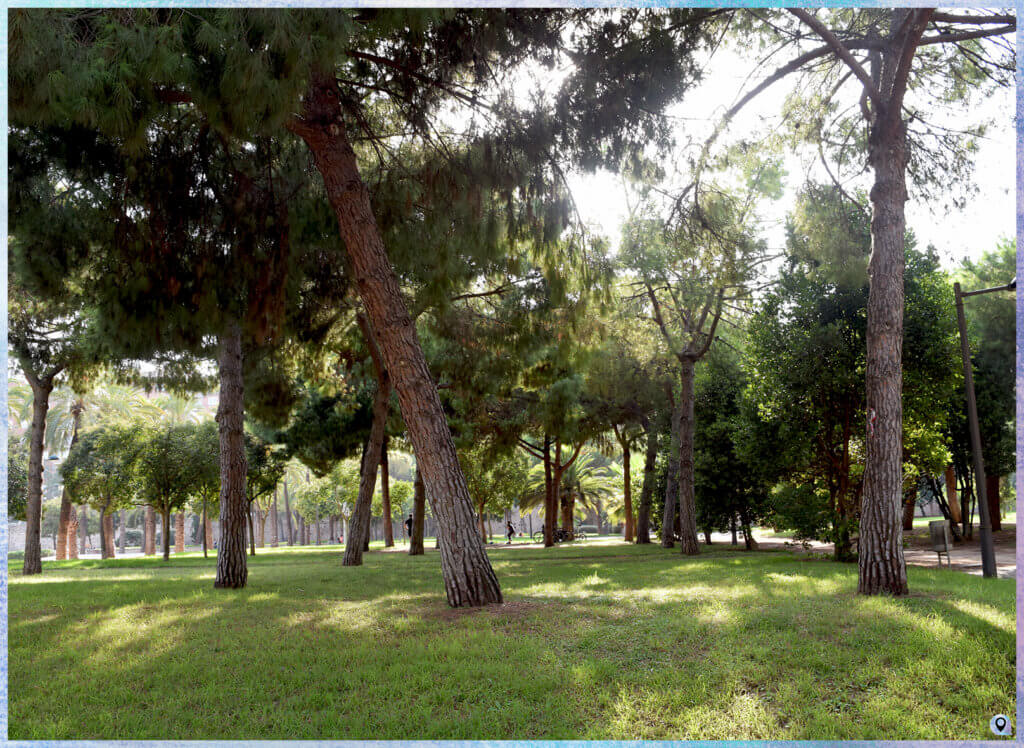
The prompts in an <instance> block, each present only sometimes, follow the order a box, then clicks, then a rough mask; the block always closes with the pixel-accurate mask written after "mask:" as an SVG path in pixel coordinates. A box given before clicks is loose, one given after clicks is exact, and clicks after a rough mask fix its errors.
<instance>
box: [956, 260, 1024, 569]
mask: <svg viewBox="0 0 1024 748" xmlns="http://www.w3.org/2000/svg"><path fill="white" fill-rule="evenodd" d="M1016 288H1017V279H1016V278H1014V279H1013V280H1012V281H1010V282H1009V283H1007V284H1006V285H1005V286H997V287H995V288H983V289H981V290H980V291H967V292H964V291H961V290H960V284H959V283H954V284H953V292H954V293H955V294H956V321H957V325H958V326H959V328H960V353H961V355H962V356H963V362H964V387H965V388H966V390H967V421H968V426H969V428H968V431H969V433H970V436H971V452H972V453H973V456H974V486H975V489H976V493H977V497H978V514H979V515H980V518H981V573H982V576H986V577H995V576H996V552H995V548H994V547H993V545H992V522H991V518H990V517H989V513H988V495H987V492H986V490H985V463H984V461H983V460H982V457H981V429H980V428H979V426H978V403H977V400H975V397H974V372H973V370H972V368H971V351H970V348H969V346H968V345H967V321H966V320H965V319H964V299H965V298H967V297H968V296H978V295H980V294H983V293H992V292H994V291H1013V290H1014V289H1016Z"/></svg>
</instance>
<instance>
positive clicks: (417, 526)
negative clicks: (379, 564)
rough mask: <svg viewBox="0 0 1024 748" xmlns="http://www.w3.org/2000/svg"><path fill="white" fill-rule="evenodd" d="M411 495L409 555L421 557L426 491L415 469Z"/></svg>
mask: <svg viewBox="0 0 1024 748" xmlns="http://www.w3.org/2000/svg"><path fill="white" fill-rule="evenodd" d="M412 487H413V494H412V536H411V537H410V538H409V555H410V556H422V555H423V518H424V515H425V514H426V509H427V491H426V488H425V487H424V486H423V476H422V475H420V469H419V468H416V477H415V478H414V479H413V484H412Z"/></svg>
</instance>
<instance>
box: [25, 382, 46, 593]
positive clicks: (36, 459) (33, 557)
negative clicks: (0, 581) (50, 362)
mask: <svg viewBox="0 0 1024 748" xmlns="http://www.w3.org/2000/svg"><path fill="white" fill-rule="evenodd" d="M29 384H30V385H32V431H31V436H30V438H29V439H30V440H29V452H28V494H27V497H26V502H25V520H26V525H25V559H24V562H23V563H22V566H21V573H22V574H25V575H28V574H40V573H42V571H43V555H42V545H41V542H40V540H41V538H40V532H41V520H42V507H43V437H44V435H45V432H46V412H47V411H48V410H49V409H50V392H52V391H53V379H52V378H51V379H49V380H39V379H36V378H35V377H31V378H29Z"/></svg>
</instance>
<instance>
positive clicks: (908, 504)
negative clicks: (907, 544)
mask: <svg viewBox="0 0 1024 748" xmlns="http://www.w3.org/2000/svg"><path fill="white" fill-rule="evenodd" d="M916 506H917V488H916V487H915V488H914V489H913V490H909V491H907V494H906V496H904V497H903V531H904V532H909V531H911V530H913V529H914V507H916Z"/></svg>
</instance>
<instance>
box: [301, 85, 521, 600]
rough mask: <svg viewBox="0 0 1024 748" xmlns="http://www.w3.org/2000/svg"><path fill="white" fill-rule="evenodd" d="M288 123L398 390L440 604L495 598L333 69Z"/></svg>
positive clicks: (451, 444)
mask: <svg viewBox="0 0 1024 748" xmlns="http://www.w3.org/2000/svg"><path fill="white" fill-rule="evenodd" d="M289 127H290V128H291V129H292V130H293V131H294V132H295V133H296V134H297V135H299V136H300V137H301V138H302V139H303V140H304V141H305V142H306V144H307V145H308V146H309V149H310V151H311V152H312V154H313V158H314V161H315V163H316V166H317V169H318V170H319V172H320V174H321V175H322V176H323V179H324V186H325V188H326V190H327V196H328V199H329V201H330V203H331V206H332V208H333V209H334V213H335V216H336V217H337V219H338V226H339V229H340V233H341V237H342V239H343V240H344V242H345V249H346V251H347V253H348V257H349V259H350V261H351V270H352V274H353V277H354V279H355V282H356V287H357V288H358V289H359V295H360V297H361V299H362V301H363V305H364V307H365V309H366V313H367V315H368V317H369V321H370V325H371V327H372V329H373V332H374V335H375V337H376V339H377V344H378V345H379V346H380V349H381V353H382V354H383V358H384V363H385V365H386V367H387V370H388V372H389V373H390V375H391V377H392V381H393V384H394V387H395V390H396V391H397V393H398V401H399V404H400V406H401V411H402V417H403V419H404V421H405V424H406V427H407V429H408V434H409V440H410V441H411V442H412V446H413V450H414V452H415V454H416V458H417V464H418V466H419V468H420V469H421V470H422V471H423V480H424V482H425V484H426V486H427V489H428V491H427V494H428V496H429V499H430V502H431V505H432V508H433V510H434V516H435V518H436V519H437V522H438V525H439V529H438V538H439V545H440V550H441V570H442V575H443V577H444V585H445V592H446V593H447V597H448V604H449V605H451V606H452V607H463V606H477V605H485V604H487V603H500V602H501V601H502V598H501V590H500V588H499V586H498V579H497V577H496V576H495V574H494V570H493V569H492V568H491V563H490V561H489V560H488V558H487V553H486V551H485V550H484V545H483V543H482V542H481V540H480V539H479V538H478V537H477V536H476V532H475V530H474V527H473V504H472V501H471V500H470V496H469V491H468V489H467V487H466V479H465V476H464V475H463V474H462V469H461V468H460V466H459V460H458V455H457V453H456V451H455V443H454V442H453V440H452V436H451V432H450V431H449V429H448V423H447V421H446V420H445V416H444V410H443V409H442V407H441V399H440V397H439V396H438V394H437V388H436V386H435V383H434V381H433V379H432V377H431V375H430V371H429V369H428V368H427V362H426V358H425V357H424V355H423V350H422V348H421V346H420V343H419V339H418V337H417V334H416V326H415V324H414V323H413V320H412V319H411V318H410V316H409V312H408V310H407V309H406V307H405V302H404V300H403V298H402V293H401V290H400V288H399V285H398V279H397V278H396V276H395V273H394V270H393V269H392V267H391V263H390V261H389V259H388V256H387V252H386V251H385V249H384V242H383V240H382V238H381V235H380V231H379V229H378V228H377V222H376V219H375V217H374V215H373V209H372V207H371V205H370V195H369V192H368V190H367V189H366V185H365V184H364V183H363V181H362V178H361V177H360V175H359V169H358V167H357V164H356V155H355V152H354V151H353V150H352V146H351V145H350V144H349V141H348V137H347V135H346V132H345V121H344V119H343V116H342V107H341V99H340V94H339V91H338V86H337V83H336V80H335V76H334V74H333V72H331V73H326V72H324V71H314V72H313V74H312V76H311V81H310V89H309V91H308V92H307V94H306V98H305V101H304V106H303V113H302V119H301V120H293V121H292V122H291V123H290V124H289ZM353 534H354V533H353Z"/></svg>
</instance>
